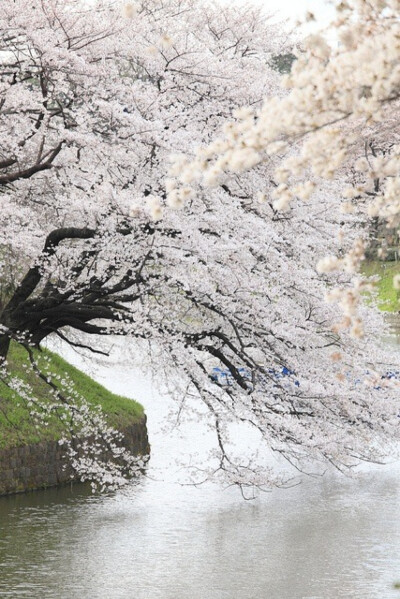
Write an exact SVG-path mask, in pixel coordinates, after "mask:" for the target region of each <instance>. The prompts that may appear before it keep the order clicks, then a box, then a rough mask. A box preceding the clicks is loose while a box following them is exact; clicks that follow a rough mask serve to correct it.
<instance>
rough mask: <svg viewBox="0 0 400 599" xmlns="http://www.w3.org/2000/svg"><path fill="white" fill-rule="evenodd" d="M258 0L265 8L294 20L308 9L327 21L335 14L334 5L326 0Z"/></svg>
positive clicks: (319, 18)
mask: <svg viewBox="0 0 400 599" xmlns="http://www.w3.org/2000/svg"><path fill="white" fill-rule="evenodd" d="M258 2H259V3H260V4H263V5H264V6H265V8H267V9H271V10H274V11H275V10H276V11H279V12H281V13H282V16H285V17H289V18H293V20H296V19H298V18H299V17H302V16H303V15H304V14H305V13H306V12H307V11H311V12H312V13H314V15H315V17H316V18H317V19H318V20H321V21H325V22H326V21H327V20H329V17H330V16H332V15H333V8H332V5H331V6H329V4H328V2H326V1H325V0H258Z"/></svg>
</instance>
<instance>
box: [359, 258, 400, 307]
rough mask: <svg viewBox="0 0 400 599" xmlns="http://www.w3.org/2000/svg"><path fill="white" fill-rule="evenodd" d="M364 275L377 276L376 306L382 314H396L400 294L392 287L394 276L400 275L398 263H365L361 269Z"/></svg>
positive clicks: (399, 304)
mask: <svg viewBox="0 0 400 599" xmlns="http://www.w3.org/2000/svg"><path fill="white" fill-rule="evenodd" d="M362 272H363V274H364V275H367V276H372V275H379V277H380V278H379V281H378V283H377V286H376V292H377V298H376V299H377V304H378V307H379V309H380V310H383V311H384V312H398V311H399V310H400V292H399V291H396V290H395V289H394V287H393V277H394V275H397V274H400V262H380V261H368V262H365V264H364V265H363V268H362Z"/></svg>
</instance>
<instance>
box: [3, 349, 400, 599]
mask: <svg viewBox="0 0 400 599" xmlns="http://www.w3.org/2000/svg"><path fill="white" fill-rule="evenodd" d="M68 358H69V359H71V360H75V362H77V363H78V362H79V363H81V362H82V360H81V358H79V356H76V357H75V358H74V357H73V356H68ZM86 369H88V366H87V364H86ZM89 370H90V368H89ZM92 374H94V375H95V376H96V378H97V379H98V380H100V381H101V382H105V383H107V384H108V386H109V387H110V388H113V390H115V391H117V392H119V393H125V394H129V395H131V396H134V397H136V398H137V399H139V401H141V402H142V403H143V404H144V405H145V407H146V410H147V413H148V417H149V433H150V441H151V444H152V458H151V462H150V467H149V471H148V476H147V477H145V478H143V479H142V480H140V481H139V482H137V483H133V484H132V485H130V486H129V487H128V488H125V489H123V490H121V491H118V492H116V493H111V494H105V495H92V494H91V493H90V491H89V490H88V489H87V488H86V487H84V486H81V485H76V486H74V487H73V488H69V487H67V488H63V489H53V490H47V491H40V492H35V493H31V494H28V495H20V496H14V497H6V498H1V499H0V598H1V599H9V598H10V599H11V598H12V599H14V598H15V599H47V598H51V599H53V598H54V599H103V598H104V599H306V598H307V599H338V598H342V597H343V598H356V599H391V598H392V597H393V598H396V597H399V598H400V591H396V590H395V589H394V583H395V582H396V580H400V518H399V506H400V476H399V474H400V467H399V465H397V464H393V465H388V466H385V467H380V468H378V467H370V468H368V469H367V470H366V471H365V472H364V473H363V474H362V475H360V477H358V478H356V479H348V478H344V477H341V476H339V475H334V474H333V473H331V474H328V475H326V476H324V477H315V478H305V479H304V480H303V481H302V482H301V484H299V485H298V486H295V487H293V488H290V489H285V490H275V491H273V492H271V493H268V494H264V495H263V496H261V497H260V498H259V499H257V500H255V501H252V502H248V501H244V500H243V499H242V498H241V496H240V495H239V494H238V493H237V492H235V491H234V490H233V489H225V490H223V489H221V488H220V487H214V486H209V485H205V486H201V487H199V488H197V487H193V486H182V485H179V484H177V483H176V482H175V481H176V475H177V474H179V472H180V465H179V462H178V463H177V461H176V457H177V455H183V456H184V455H185V454H187V453H188V452H190V450H191V449H193V448H194V449H196V451H199V452H200V453H201V452H202V451H203V449H204V448H205V447H206V446H207V444H208V442H209V439H208V436H207V433H205V432H204V431H202V430H201V427H199V426H197V425H196V423H186V425H185V426H184V428H183V431H178V430H167V431H164V430H163V429H162V426H161V423H162V421H163V418H164V417H165V413H166V410H167V408H168V401H169V400H168V397H167V396H166V394H165V393H164V394H163V393H161V392H157V391H155V390H154V389H153V388H152V387H151V385H150V383H149V382H148V381H146V380H145V379H143V378H142V377H141V376H140V373H138V372H137V371H135V369H134V368H132V369H130V368H127V367H126V365H124V366H118V365H115V364H114V365H113V367H107V366H106V365H104V364H103V365H98V366H93V372H92ZM199 429H200V430H199Z"/></svg>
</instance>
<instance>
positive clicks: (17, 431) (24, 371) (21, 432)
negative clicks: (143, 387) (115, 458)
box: [0, 343, 144, 449]
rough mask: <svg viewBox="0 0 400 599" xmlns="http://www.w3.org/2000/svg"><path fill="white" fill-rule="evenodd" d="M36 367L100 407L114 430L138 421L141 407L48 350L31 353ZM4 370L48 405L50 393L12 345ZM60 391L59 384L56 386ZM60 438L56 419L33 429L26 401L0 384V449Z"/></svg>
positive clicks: (60, 427) (23, 352) (20, 350)
mask: <svg viewBox="0 0 400 599" xmlns="http://www.w3.org/2000/svg"><path fill="white" fill-rule="evenodd" d="M35 358H36V359H37V361H38V364H39V365H41V366H44V365H45V364H47V367H50V370H51V373H52V375H55V376H54V379H53V376H52V379H53V380H59V381H62V380H63V379H65V378H66V377H68V378H69V379H70V380H71V381H72V382H73V384H74V388H75V390H76V391H77V392H78V393H79V394H80V395H81V396H83V397H84V398H85V399H86V401H88V402H89V403H90V404H91V405H93V406H96V405H100V406H101V407H102V409H103V412H104V414H105V417H106V420H107V422H108V423H109V424H110V425H112V426H114V427H115V428H117V429H118V428H122V427H124V426H127V425H129V424H133V423H134V422H136V421H138V420H139V419H140V418H141V417H142V416H143V414H144V412H143V407H142V406H141V405H140V404H138V403H137V402H135V401H132V400H130V399H127V398H126V397H121V396H119V395H114V394H113V393H111V392H110V391H107V389H105V388H104V387H102V386H101V385H100V384H98V383H96V382H95V381H93V380H92V379H91V378H90V377H89V376H87V375H86V374H84V373H83V372H81V371H80V370H78V369H77V368H75V367H74V366H71V365H70V364H68V363H67V362H66V361H65V360H63V359H62V358H60V356H58V355H57V354H54V353H52V352H50V351H48V350H43V352H35ZM8 369H9V371H10V373H11V375H12V376H17V377H18V378H20V379H22V380H23V381H24V382H26V383H29V385H30V386H31V387H32V389H33V391H34V394H35V395H36V396H37V397H39V398H40V400H41V401H45V402H46V403H48V405H49V406H50V405H51V401H52V397H51V389H50V387H49V385H47V384H46V383H45V382H44V381H42V380H40V379H39V378H38V377H37V376H36V375H35V373H34V372H33V371H32V369H31V368H30V366H29V359H28V355H27V352H26V350H25V349H24V348H23V347H22V346H20V345H18V344H16V343H13V344H12V347H11V350H10V353H9V356H8ZM57 386H58V387H59V389H60V390H62V389H63V383H62V382H59V383H57ZM62 436H63V425H62V424H61V421H60V419H59V418H58V416H56V415H54V416H51V417H49V422H48V424H47V425H46V426H40V427H39V428H37V427H36V426H35V423H34V419H33V418H32V416H31V414H30V408H29V407H28V405H27V402H26V400H24V399H23V398H22V397H21V396H19V395H18V394H16V393H15V391H12V390H11V389H10V388H9V387H7V385H5V384H4V382H0V449H1V448H6V447H12V446H14V445H20V444H31V443H37V442H40V441H49V440H58V439H60V438H61V437H62Z"/></svg>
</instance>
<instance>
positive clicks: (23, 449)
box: [0, 417, 149, 495]
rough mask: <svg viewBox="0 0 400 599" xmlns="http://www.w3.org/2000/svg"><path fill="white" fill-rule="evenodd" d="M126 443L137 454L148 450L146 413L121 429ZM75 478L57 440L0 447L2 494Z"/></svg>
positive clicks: (52, 485)
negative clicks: (139, 419)
mask: <svg viewBox="0 0 400 599" xmlns="http://www.w3.org/2000/svg"><path fill="white" fill-rule="evenodd" d="M121 432H122V433H123V435H124V445H125V447H126V448H127V449H129V450H130V451H131V452H132V453H133V454H134V455H145V454H147V453H149V442H148V438H147V427H146V417H144V418H143V419H142V420H141V421H139V422H137V423H135V424H132V425H130V426H128V427H126V428H125V429H124V430H122V431H121ZM73 480H77V479H76V477H75V478H74V476H73V473H72V470H71V468H70V467H69V466H68V461H67V459H66V458H65V455H64V452H63V449H62V447H61V446H60V445H58V443H57V441H46V442H42V443H35V444H34V445H21V446H18V447H11V448H8V449H3V450H0V495H8V494H11V493H22V492H24V491H32V490H34V489H43V488H46V487H54V486H56V485H62V484H65V483H68V482H71V481H73Z"/></svg>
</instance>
